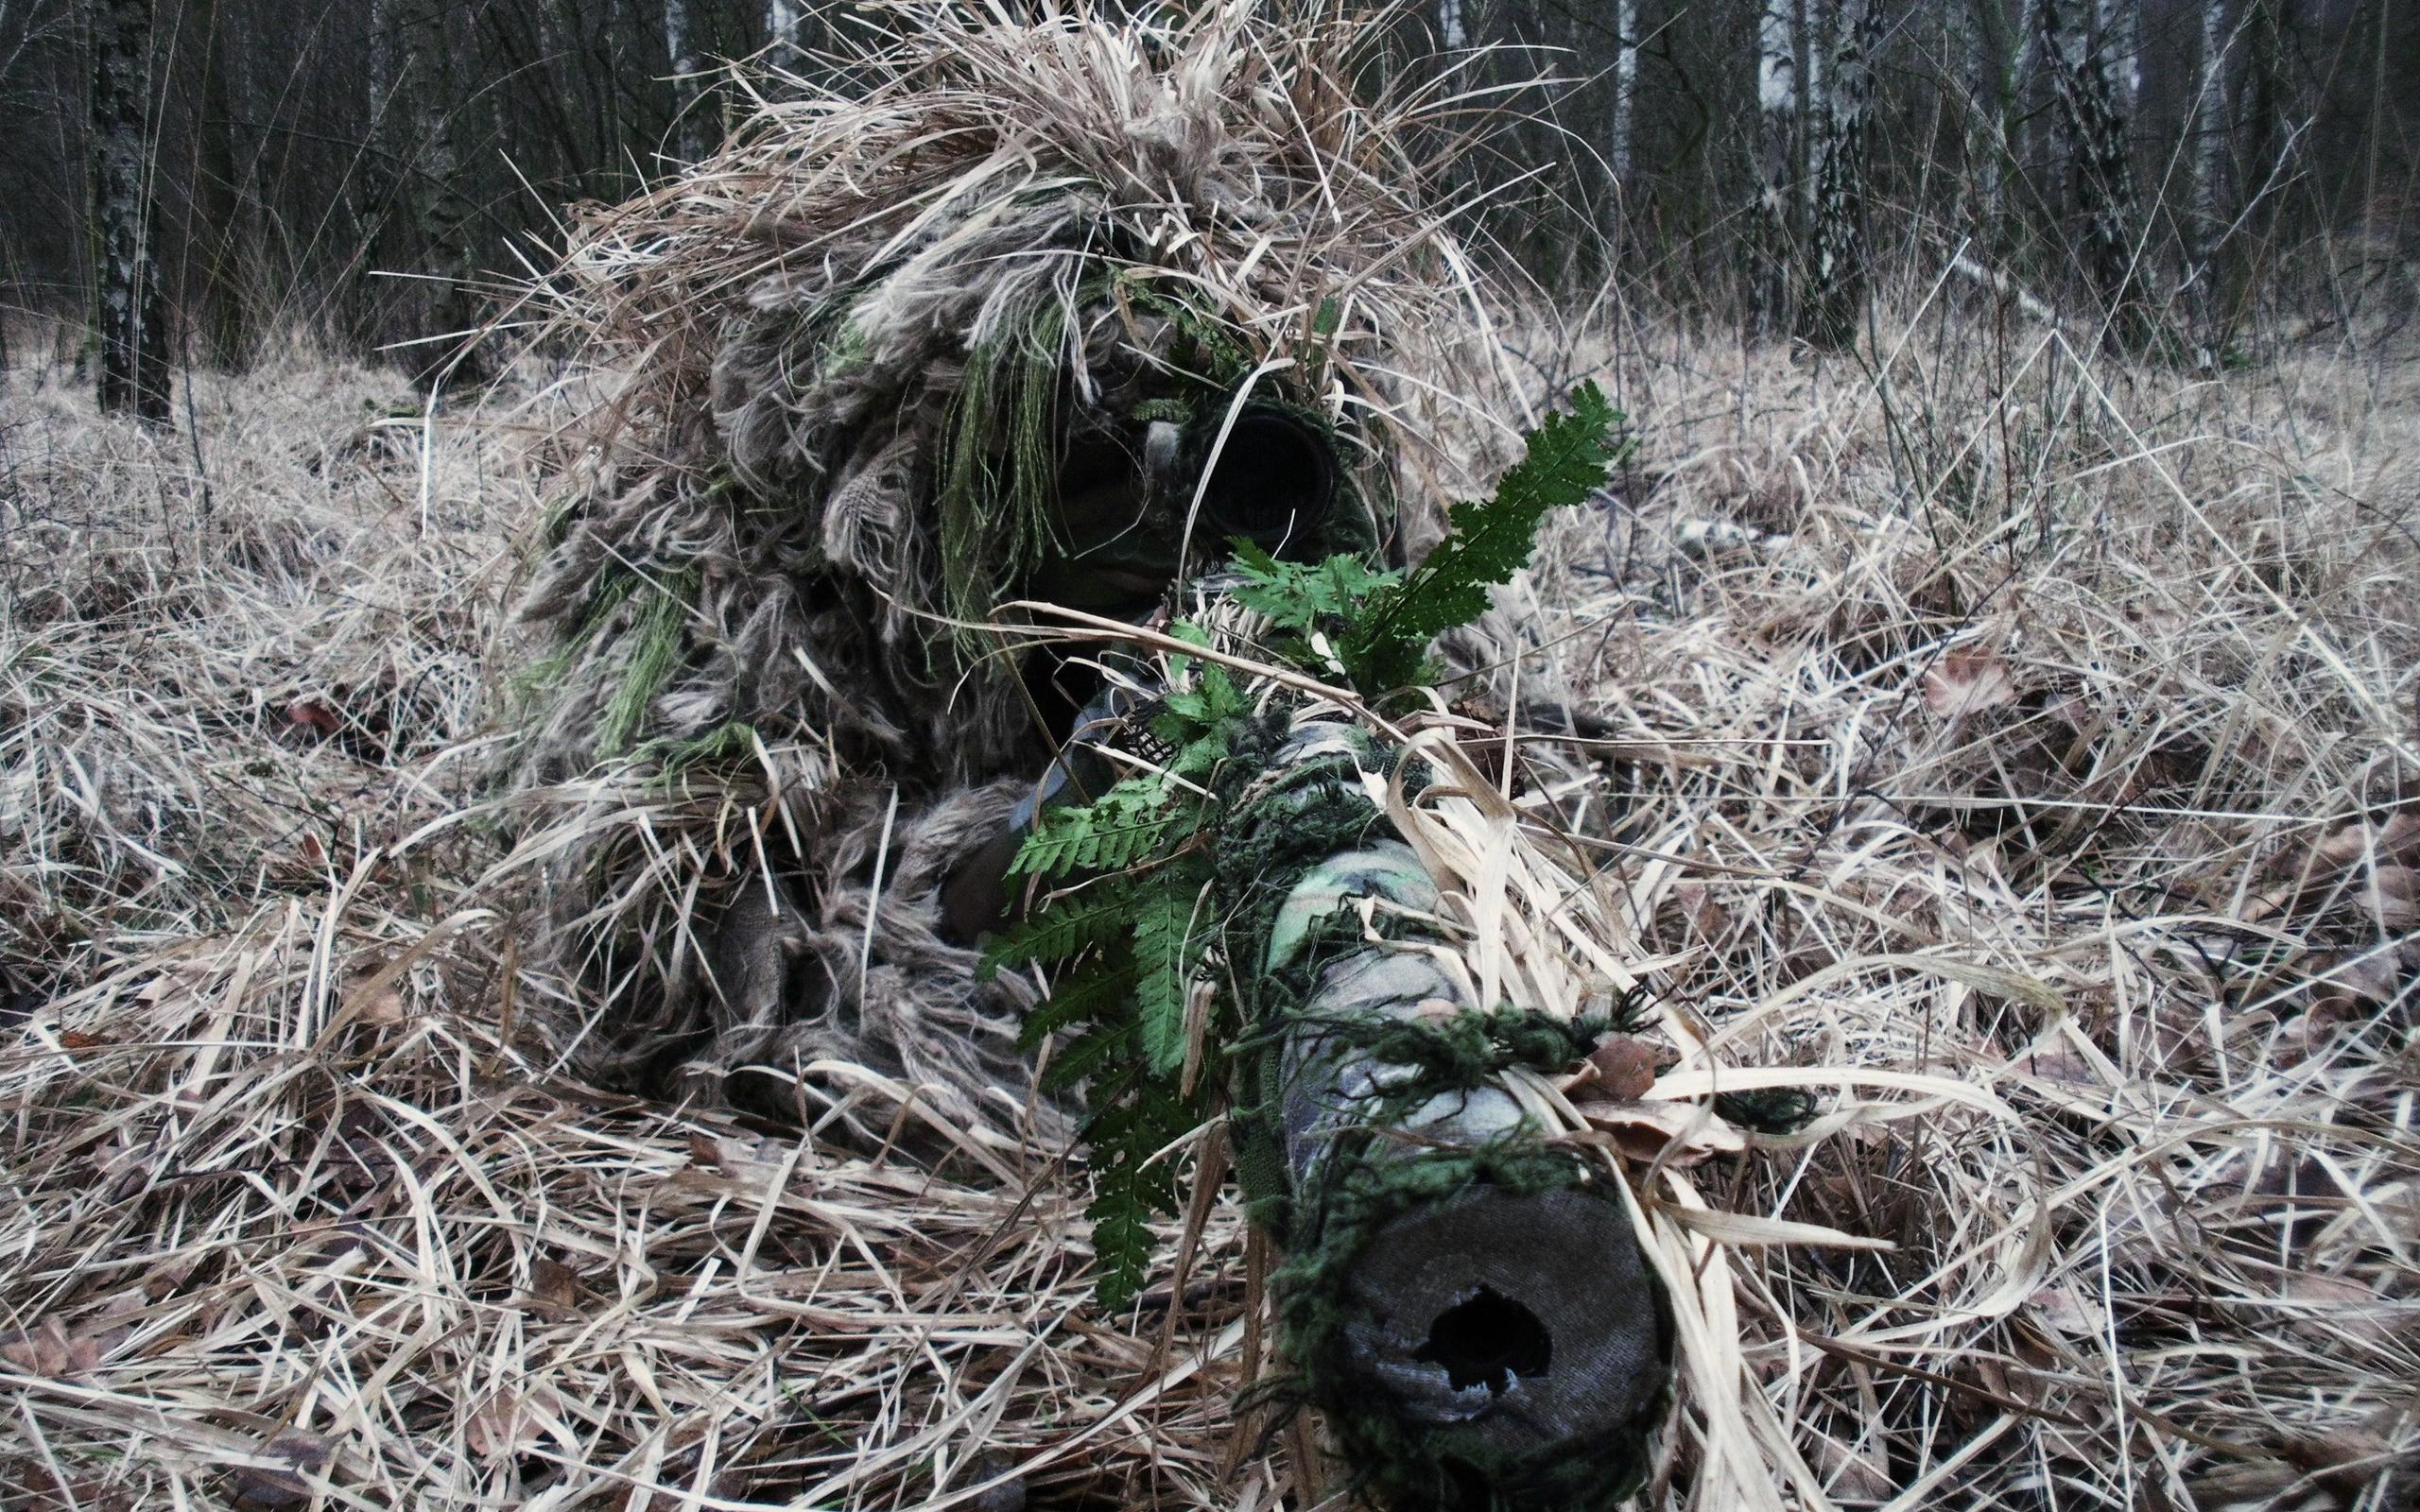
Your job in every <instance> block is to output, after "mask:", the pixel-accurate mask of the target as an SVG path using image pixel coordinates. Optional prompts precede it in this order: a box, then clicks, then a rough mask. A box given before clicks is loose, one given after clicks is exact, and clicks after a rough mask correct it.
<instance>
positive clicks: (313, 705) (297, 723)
mask: <svg viewBox="0 0 2420 1512" xmlns="http://www.w3.org/2000/svg"><path fill="white" fill-rule="evenodd" d="M285 722H286V723H287V724H290V725H292V726H293V727H294V728H296V729H297V730H315V731H317V732H318V733H320V734H321V735H333V734H335V733H336V732H337V730H342V729H343V728H344V720H343V719H342V718H340V717H339V716H338V715H337V712H336V711H335V710H334V709H331V708H329V707H328V706H327V703H326V702H325V701H324V700H322V699H319V698H311V697H302V698H297V699H295V700H294V701H293V702H292V703H289V704H287V705H286V706H285Z"/></svg>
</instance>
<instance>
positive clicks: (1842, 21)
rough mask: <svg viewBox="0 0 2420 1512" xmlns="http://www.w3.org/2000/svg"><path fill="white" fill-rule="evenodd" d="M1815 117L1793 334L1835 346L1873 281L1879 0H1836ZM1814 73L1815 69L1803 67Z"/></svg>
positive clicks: (1852, 330) (1850, 332) (1848, 340)
mask: <svg viewBox="0 0 2420 1512" xmlns="http://www.w3.org/2000/svg"><path fill="white" fill-rule="evenodd" d="M1829 19H1830V20H1831V22H1832V25H1831V26H1830V27H1829V28H1828V34H1829V39H1830V45H1829V47H1828V49H1826V52H1827V56H1826V59H1825V64H1826V66H1825V67H1824V69H1823V77H1824V79H1825V80H1826V84H1825V87H1824V91H1823V94H1822V95H1821V113H1820V115H1818V116H1817V117H1816V120H1817V125H1816V138H1815V166H1814V171H1813V172H1812V173H1811V174H1810V175H1809V177H1810V178H1811V179H1812V180H1814V191H1815V216H1814V226H1813V241H1814V257H1813V260H1812V266H1811V267H1810V269H1809V278H1808V288H1807V296H1806V302H1805V304H1804V306H1803V308H1802V318H1801V319H1800V320H1799V322H1798V334H1799V335H1801V336H1802V337H1803V338H1804V339H1806V341H1807V342H1809V343H1810V344H1812V345H1814V346H1817V347H1820V348H1824V349H1826V350H1831V351H1838V350H1841V349H1842V348H1846V347H1848V346H1850V345H1852V344H1854V343H1855V342H1856V340H1857V331H1858V321H1859V320H1860V319H1861V318H1862V317H1863V316H1864V314H1865V297H1866V289H1867V286H1868V284H1869V283H1871V282H1872V280H1871V267H1870V264H1871V260H1872V259H1871V253H1870V251H1869V249H1868V248H1867V246H1866V239H1865V173H1866V132H1867V128H1868V124H1869V122H1870V121H1871V119H1872V116H1873V112H1874V78H1875V58H1874V54H1875V51H1876V48H1877V47H1878V46H1879V45H1880V43H1881V40H1882V26H1881V23H1882V8H1881V0H1838V4H1837V9H1835V10H1834V12H1833V14H1832V15H1831V17H1830V18H1829ZM1806 72H1807V77H1808V78H1809V79H1810V80H1811V79H1813V78H1814V77H1816V70H1815V68H1814V67H1812V66H1811V65H1810V66H1809V67H1808V69H1807V71H1806Z"/></svg>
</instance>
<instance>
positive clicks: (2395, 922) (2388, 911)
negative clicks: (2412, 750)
mask: <svg viewBox="0 0 2420 1512" xmlns="http://www.w3.org/2000/svg"><path fill="white" fill-rule="evenodd" d="M2266 869H2267V871H2268V873H2269V875H2270V876H2272V877H2273V878H2275V879H2278V885H2276V886H2273V887H2271V888H2270V889H2269V890H2268V891H2266V892H2264V893H2262V894H2261V895H2260V896H2259V897H2258V898H2256V899H2255V900H2254V901H2253V902H2251V904H2250V905H2248V906H2247V907H2246V909H2245V911H2244V917H2245V918H2246V919H2250V920H2251V921H2252V922H2255V923H2257V922H2259V921H2261V920H2263V919H2273V918H2274V917H2276V916H2277V915H2279V914H2282V913H2287V912H2290V911H2292V910H2294V909H2296V908H2299V907H2325V906H2326V905H2328V904H2330V903H2334V904H2336V905H2338V906H2343V907H2352V908H2356V909H2358V910H2359V911H2360V912H2361V913H2363V914H2366V915H2369V916H2370V917H2372V918H2375V919H2377V920H2378V921H2379V922H2380V923H2381V924H2383V925H2384V926H2385V927H2387V928H2388V929H2391V930H2403V929H2410V928H2411V927H2413V926H2414V925H2420V816H2415V815H2411V814H2397V815H2395V816H2394V817H2392V818H2390V819H2388V820H2387V821H2386V823H2384V824H2382V825H2372V824H2362V823H2355V824H2346V825H2342V826H2340V827H2338V828H2337V829H2336V830H2335V831H2334V833H2330V834H2329V835H2328V836H2327V837H2326V838H2325V839H2323V840H2321V841H2319V842H2318V843H2317V844H2315V845H2312V846H2310V847H2308V849H2301V850H2295V849H2289V850H2287V851H2282V852H2280V853H2279V854H2277V855H2276V856H2274V857H2273V858H2272V859H2271V860H2270V862H2269V865H2268V867H2267V868H2266Z"/></svg>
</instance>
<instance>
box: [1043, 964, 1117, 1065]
mask: <svg viewBox="0 0 2420 1512" xmlns="http://www.w3.org/2000/svg"><path fill="white" fill-rule="evenodd" d="M1133 991H1134V968H1133V966H1132V963H1130V962H1123V961H1121V962H1115V963H1112V962H1108V961H1095V962H1090V963H1087V964H1086V965H1084V966H1081V967H1079V968H1077V969H1075V970H1073V971H1064V972H1062V973H1061V975H1060V979H1059V980H1057V981H1055V982H1053V983H1051V984H1050V995H1049V996H1048V997H1046V998H1045V999H1043V1000H1042V1002H1041V1004H1040V1005H1037V1006H1036V1007H1035V1008H1034V1010H1033V1011H1032V1012H1031V1013H1029V1014H1028V1015H1026V1021H1025V1022H1024V1023H1023V1024H1021V1025H1019V1026H1018V1029H1017V1048H1018V1049H1019V1050H1022V1051H1026V1052H1028V1053H1029V1054H1030V1053H1031V1052H1032V1051H1034V1050H1037V1049H1039V1048H1040V1047H1041V1045H1042V1041H1044V1040H1047V1039H1049V1038H1050V1037H1051V1036H1052V1035H1054V1034H1057V1033H1058V1032H1059V1031H1060V1030H1062V1029H1064V1028H1066V1027H1067V1026H1068V1025H1069V1024H1072V1023H1078V1022H1083V1021H1085V1020H1098V1019H1105V1018H1112V1017H1115V1013H1116V1010H1118V1009H1121V1008H1123V1007H1124V1005H1126V1004H1127V1003H1128V1002H1129V1001H1130V1000H1131V998H1132V993H1133Z"/></svg>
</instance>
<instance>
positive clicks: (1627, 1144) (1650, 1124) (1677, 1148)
mask: <svg viewBox="0 0 2420 1512" xmlns="http://www.w3.org/2000/svg"><path fill="white" fill-rule="evenodd" d="M1571 1106H1572V1108H1574V1110H1576V1111H1577V1112H1578V1113H1579V1114H1580V1115H1581V1116H1582V1118H1584V1119H1586V1120H1587V1121H1588V1126H1589V1127H1591V1128H1593V1129H1596V1130H1598V1131H1599V1132H1600V1133H1602V1134H1604V1135H1606V1136H1607V1137H1609V1138H1610V1139H1611V1140H1612V1141H1613V1143H1614V1147H1615V1148H1616V1149H1617V1150H1619V1151H1620V1152H1621V1153H1622V1155H1624V1156H1625V1157H1627V1158H1628V1159H1630V1160H1641V1161H1645V1160H1659V1159H1660V1160H1663V1161H1664V1162H1665V1163H1666V1164H1668V1165H1682V1166H1688V1165H1697V1164H1699V1163H1701V1162H1703V1161H1704V1160H1707V1159H1709V1158H1711V1157H1713V1156H1716V1155H1735V1154H1737V1153H1738V1152H1739V1151H1741V1150H1744V1149H1746V1148H1747V1147H1748V1140H1747V1136H1745V1135H1743V1134H1741V1133H1740V1132H1739V1131H1738V1130H1737V1128H1734V1127H1733V1126H1732V1125H1730V1124H1729V1123H1728V1122H1726V1121H1724V1120H1723V1119H1721V1118H1720V1117H1718V1116H1716V1115H1715V1114H1714V1113H1713V1112H1711V1111H1710V1110H1708V1109H1707V1108H1704V1107H1703V1106H1701V1105H1699V1104H1696V1103H1684V1102H1668V1101H1666V1100H1663V1099H1660V1098H1658V1099H1651V1100H1637V1101H1633V1100H1627V1099H1619V1098H1612V1097H1607V1096H1605V1095H1603V1093H1602V1092H1601V1091H1599V1090H1598V1089H1596V1088H1593V1087H1582V1088H1581V1089H1579V1090H1578V1091H1576V1092H1575V1093H1573V1094H1572V1096H1571ZM1676 1142H1677V1143H1676Z"/></svg>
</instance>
